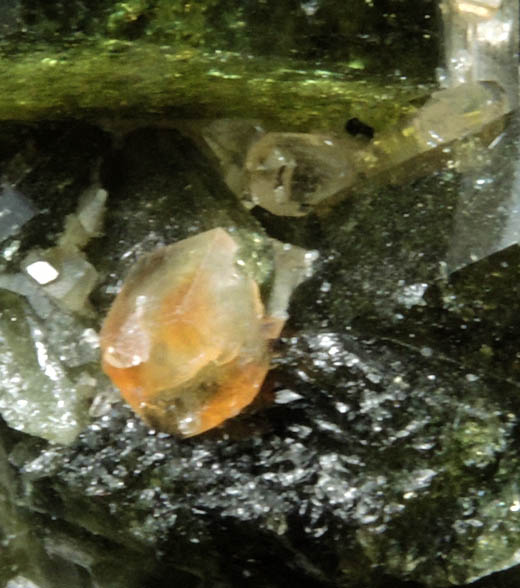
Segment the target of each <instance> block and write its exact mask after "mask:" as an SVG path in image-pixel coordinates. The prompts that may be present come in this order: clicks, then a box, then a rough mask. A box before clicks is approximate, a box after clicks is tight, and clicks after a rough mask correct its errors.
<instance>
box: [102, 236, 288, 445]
mask: <svg viewBox="0 0 520 588" xmlns="http://www.w3.org/2000/svg"><path fill="white" fill-rule="evenodd" d="M238 249H239V246H238V244H237V242H236V241H235V240H234V239H233V238H232V237H231V236H230V235H229V234H228V233H227V232H226V231H225V230H223V229H221V228H217V229H213V230H210V231H207V232H204V233H200V234H198V235H196V236H194V237H190V238H188V239H185V240H183V241H180V242H178V243H175V244H173V245H169V246H166V247H163V248H160V249H157V250H156V251H154V252H152V253H150V254H148V255H145V256H144V257H143V258H142V259H141V260H140V261H138V262H137V264H136V265H135V266H134V268H133V269H132V270H131V272H130V274H129V276H128V278H127V280H126V282H125V284H124V285H123V288H122V290H121V292H120V293H119V295H118V297H117V298H116V300H115V302H114V304H113V305H112V308H111V309H110V311H109V313H108V316H107V318H106V320H105V322H104V325H103V328H102V331H101V348H102V363H103V369H104V371H105V372H106V373H107V374H108V375H109V376H110V378H111V379H112V381H113V383H114V384H115V385H116V386H117V387H118V388H119V389H120V391H121V393H122V395H123V397H124V398H125V399H126V400H127V401H128V403H129V404H130V405H131V406H132V408H133V409H134V411H135V412H136V413H138V414H139V415H141V416H142V417H143V418H144V420H145V421H147V422H148V423H149V424H150V425H151V426H153V427H154V428H157V429H160V430H163V431H166V432H171V433H178V434H180V435H182V436H191V435H196V434H199V433H202V432H204V431H206V430H208V429H211V428H212V427H215V426H217V425H219V424H220V423H222V422H223V421H224V420H226V419H227V418H229V417H232V416H234V415H236V414H237V413H239V412H240V411H241V410H242V409H243V408H244V407H245V406H247V405H248V404H249V403H250V402H251V401H252V400H253V399H254V397H255V396H256V395H257V393H258V391H259V389H260V386H261V385H262V382H263V380H264V377H265V375H266V373H267V371H268V369H269V353H268V340H269V338H271V337H273V336H277V335H278V334H279V331H280V328H281V326H282V324H283V322H282V321H275V322H273V321H271V322H269V321H268V320H266V319H265V317H264V307H263V304H262V301H261V299H260V294H259V289H258V286H257V284H256V282H255V281H254V280H253V279H252V278H251V277H250V276H249V275H247V273H246V272H245V271H243V270H242V268H241V267H240V265H239V264H238V263H237V251H238Z"/></svg>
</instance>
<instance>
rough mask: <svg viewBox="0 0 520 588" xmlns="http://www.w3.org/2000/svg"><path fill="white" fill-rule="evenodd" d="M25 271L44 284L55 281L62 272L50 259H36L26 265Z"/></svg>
mask: <svg viewBox="0 0 520 588" xmlns="http://www.w3.org/2000/svg"><path fill="white" fill-rule="evenodd" d="M25 271H26V272H27V273H28V274H29V275H30V276H31V278H32V279H33V280H35V281H36V282H38V284H41V285H44V284H48V283H50V282H52V281H54V280H55V279H56V278H57V277H58V276H59V275H60V274H59V272H58V271H57V269H56V268H55V267H54V266H53V265H51V264H50V263H49V262H48V261H35V262H34V263H30V264H29V265H27V266H26V268H25Z"/></svg>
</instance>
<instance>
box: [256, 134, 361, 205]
mask: <svg viewBox="0 0 520 588" xmlns="http://www.w3.org/2000/svg"><path fill="white" fill-rule="evenodd" d="M358 149H359V143H358V142H357V141H356V140H354V139H352V140H349V139H348V138H341V139H340V138H337V137H335V136H333V135H321V134H311V133H267V134H266V135H264V137H262V139H260V140H259V141H257V142H256V143H254V144H253V145H252V147H251V148H250V149H249V152H248V154H247V158H246V172H247V175H248V184H247V186H248V191H249V195H250V197H251V199H252V201H253V203H255V204H258V205H260V206H262V207H263V208H265V209H267V210H269V211H270V212H272V213H273V214H279V215H285V216H303V215H305V214H307V213H308V212H309V210H310V207H311V206H314V205H316V204H318V203H319V202H321V201H323V200H325V199H326V198H328V197H330V196H332V195H333V194H336V193H337V192H338V191H340V190H342V189H344V188H346V187H348V186H350V185H351V184H352V183H353V180H354V178H355V174H356V164H355V157H356V156H355V154H356V151H357V150H358Z"/></svg>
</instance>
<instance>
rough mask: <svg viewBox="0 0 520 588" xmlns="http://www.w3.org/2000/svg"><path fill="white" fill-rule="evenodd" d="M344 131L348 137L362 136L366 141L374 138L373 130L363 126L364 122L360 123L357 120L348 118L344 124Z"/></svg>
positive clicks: (365, 125)
mask: <svg viewBox="0 0 520 588" xmlns="http://www.w3.org/2000/svg"><path fill="white" fill-rule="evenodd" d="M345 130H346V131H347V133H349V134H350V135H353V136H354V137H356V136H357V135H363V136H364V137H367V139H373V138H374V129H373V128H372V127H371V126H369V125H367V124H365V123H364V122H362V121H360V120H359V118H356V117H354V118H349V119H348V120H347V122H346V123H345Z"/></svg>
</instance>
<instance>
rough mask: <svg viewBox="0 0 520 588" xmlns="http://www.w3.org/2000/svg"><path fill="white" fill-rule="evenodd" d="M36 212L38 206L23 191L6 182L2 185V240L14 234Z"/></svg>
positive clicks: (0, 222) (0, 236) (0, 223)
mask: <svg viewBox="0 0 520 588" xmlns="http://www.w3.org/2000/svg"><path fill="white" fill-rule="evenodd" d="M36 212H37V211H36V207H35V206H34V205H33V203H32V202H31V201H30V200H29V199H28V198H26V197H25V196H24V195H23V194H22V193H21V192H19V191H18V190H16V189H15V188H13V187H11V186H8V185H6V184H3V185H1V186H0V241H3V240H4V239H6V238H7V237H10V236H11V235H14V234H15V233H16V232H17V231H18V230H19V229H20V227H21V226H23V225H24V224H25V223H26V222H27V221H29V220H31V218H32V217H33V216H34V215H35V214H36Z"/></svg>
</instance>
